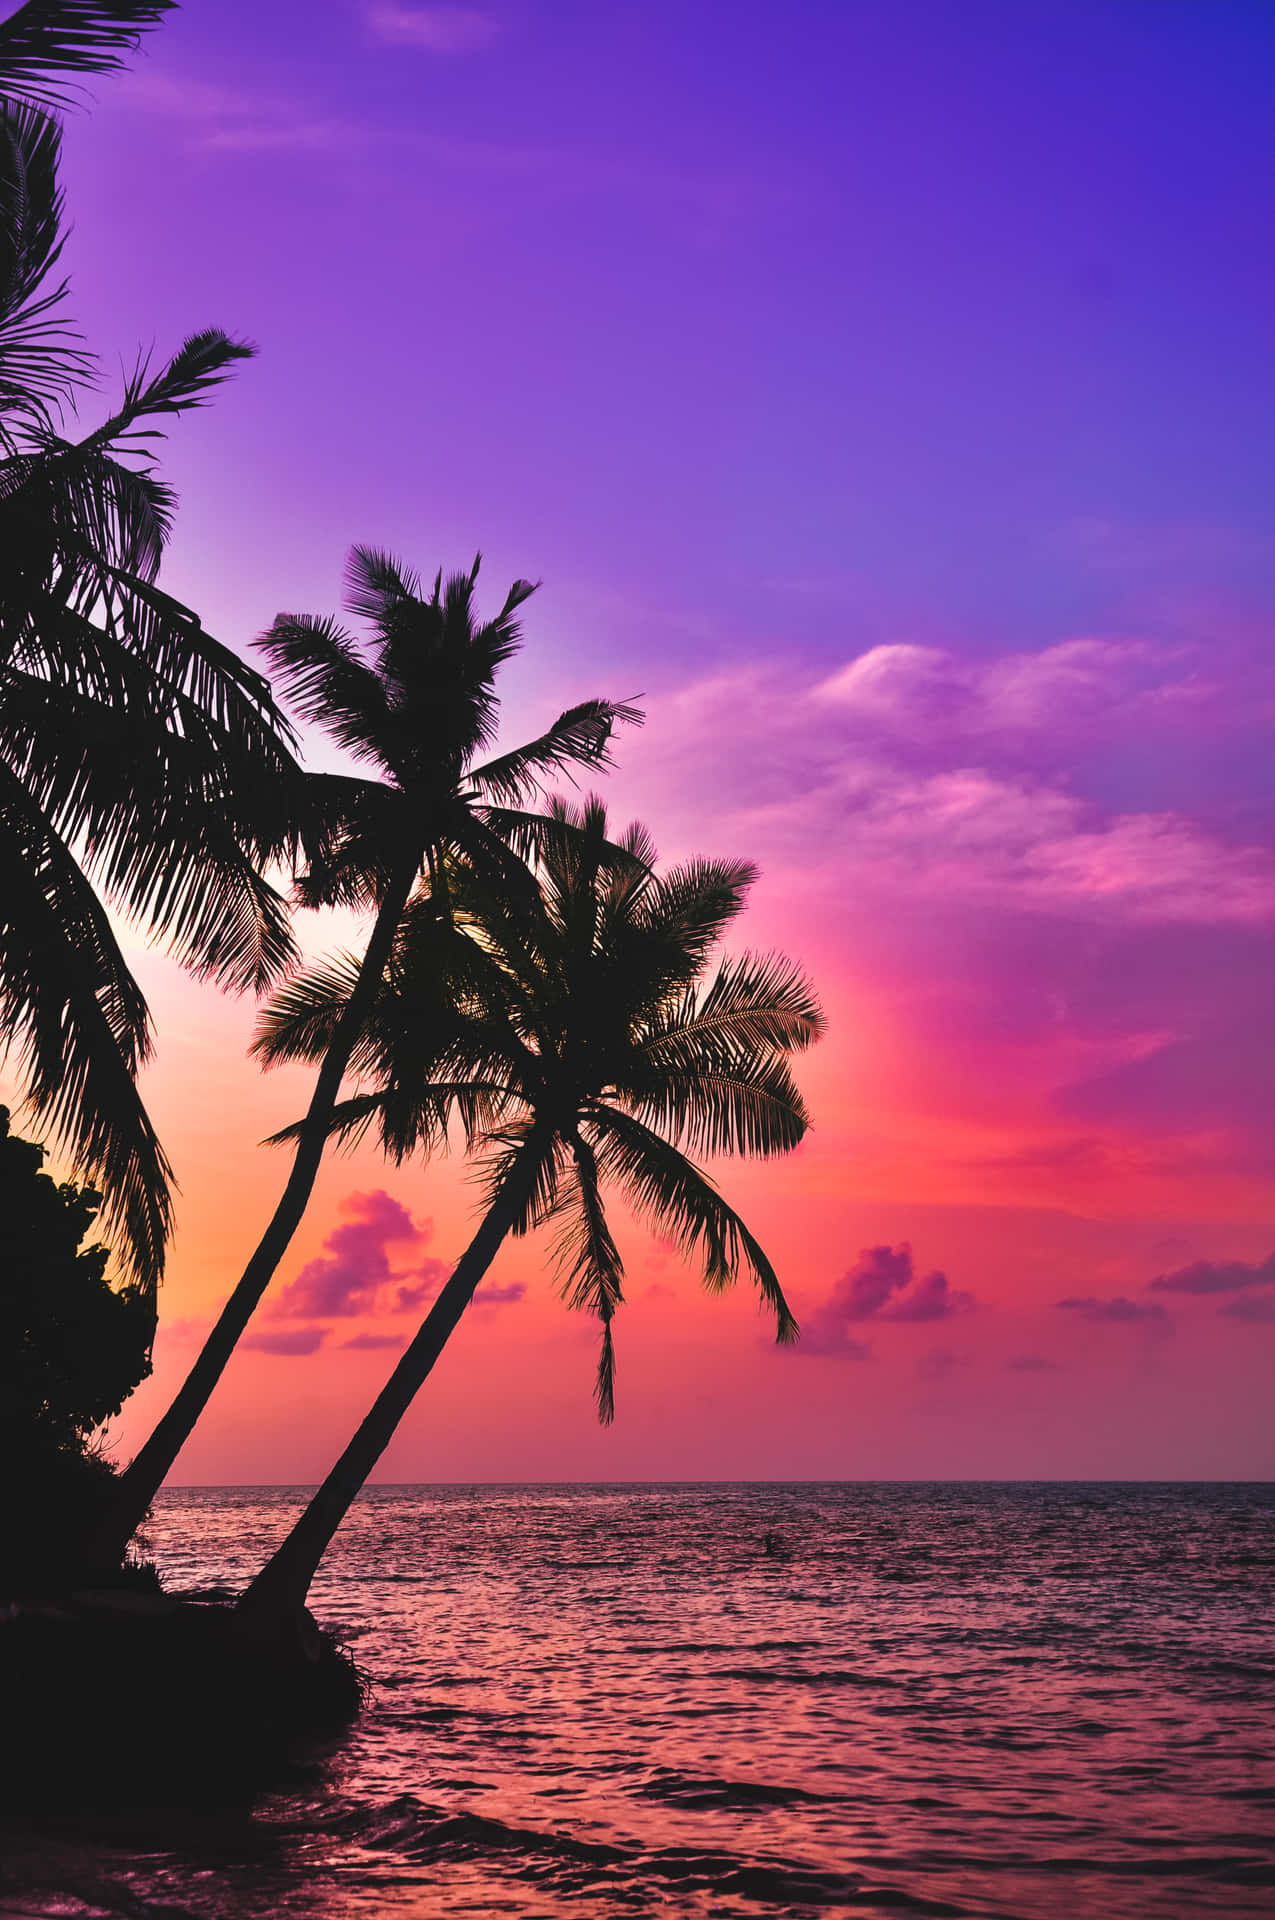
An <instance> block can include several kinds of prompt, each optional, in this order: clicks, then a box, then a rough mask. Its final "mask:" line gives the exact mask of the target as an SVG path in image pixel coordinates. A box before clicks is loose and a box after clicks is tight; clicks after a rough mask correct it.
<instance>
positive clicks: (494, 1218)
mask: <svg viewBox="0 0 1275 1920" xmlns="http://www.w3.org/2000/svg"><path fill="white" fill-rule="evenodd" d="M538 1151H539V1148H538V1146H537V1145H536V1144H535V1143H534V1142H531V1141H529V1142H528V1143H527V1145H526V1146H525V1147H524V1148H523V1150H522V1152H521V1153H520V1154H519V1156H518V1158H517V1160H516V1161H515V1162H514V1165H513V1166H512V1168H511V1169H510V1171H509V1173H508V1174H507V1175H506V1177H505V1180H504V1182H503V1183H502V1185H501V1187H500V1190H499V1192H498V1193H497V1195H496V1198H495V1199H494V1200H493V1202H492V1204H491V1206H490V1207H489V1208H488V1210H487V1212H486V1214H485V1215H484V1217H483V1221H482V1224H481V1226H480V1227H479V1229H478V1231H477V1233H476V1234H475V1235H474V1237H473V1239H472V1240H471V1241H470V1243H469V1245H468V1247H467V1248H466V1249H465V1252H464V1253H463V1254H462V1255H461V1257H460V1260H459V1262H458V1263H457V1265H456V1268H455V1270H454V1272H453V1273H452V1275H451V1278H450V1279H449V1280H448V1281H447V1284H446V1285H445V1286H444V1288H443V1290H442V1292H441V1293H440V1294H439V1296H438V1298H437V1300H435V1302H434V1304H433V1306H432V1307H431V1308H430V1310H429V1313H428V1314H427V1315H426V1317H425V1319H424V1320H423V1321H422V1323H421V1326H420V1328H419V1330H418V1332H417V1334H416V1337H415V1338H414V1339H413V1341H412V1343H411V1345H410V1346H409V1347H408V1348H407V1349H406V1351H405V1352H404V1354H403V1357H402V1359H401V1360H400V1361H399V1363H398V1365H397V1366H396V1367H395V1369H394V1371H393V1373H392V1374H391V1375H390V1377H389V1379H388V1380H387V1381H386V1383H385V1385H384V1387H382V1389H381V1391H380V1393H379V1394H378V1395H377V1397H376V1400H375V1401H374V1402H373V1405H372V1408H371V1411H370V1412H369V1413H368V1415H367V1417H366V1419H365V1420H364V1421H363V1423H362V1425H361V1426H360V1427H359V1429H358V1432H357V1433H356V1434H355V1436H354V1438H353V1439H352V1440H351V1442H350V1444H349V1446H348V1447H347V1448H346V1449H345V1452H344V1453H343V1454H342V1455H341V1457H340V1459H339V1460H338V1461H337V1463H336V1465H335V1466H334V1467H333V1469H332V1471H331V1473H329V1475H328V1477H327V1479H326V1480H325V1481H324V1482H323V1485H322V1486H321V1487H320V1488H319V1491H318V1492H317V1493H316V1494H315V1496H314V1498H313V1499H312V1500H311V1502H310V1504H309V1506H308V1507H307V1508H306V1510H305V1512H304V1513H303V1514H302V1515H301V1518H300V1519H299V1520H298V1521H297V1523H296V1525H295V1526H294V1527H293V1529H292V1531H291V1533H289V1535H288V1536H287V1538H286V1539H285V1540H284V1542H283V1544H282V1546H281V1547H279V1548H278V1550H277V1551H276V1553H275V1554H274V1555H273V1556H272V1558H271V1559H270V1560H268V1561H267V1562H266V1564H265V1566H264V1567H263V1568H262V1570H261V1572H260V1573H259V1574H258V1575H257V1577H256V1579H255V1580H254V1581H253V1582H252V1584H251V1586H250V1587H249V1588H248V1590H247V1592H246V1593H245V1594H244V1595H243V1598H242V1599H241V1600H240V1602H239V1609H238V1610H239V1613H240V1615H241V1616H242V1617H244V1618H246V1619H247V1621H248V1622H249V1624H250V1625H251V1627H252V1628H253V1630H254V1631H261V1632H264V1633H267V1634H268V1633H272V1632H275V1631H277V1632H278V1633H280V1634H286V1633H287V1632H288V1631H290V1630H291V1629H292V1628H293V1627H294V1626H295V1623H296V1621H297V1620H298V1618H299V1617H300V1616H301V1611H302V1608H303V1607H304V1605H305V1598H306V1595H307V1593H308V1592H309V1590H310V1582H311V1580H313V1578H314V1575H315V1571H316V1569H317V1568H318V1565H319V1562H320V1560H322V1558H323V1555H324V1553H325V1552H326V1551H327V1547H328V1543H329V1542H330V1541H331V1539H332V1536H333V1534H334V1533H335V1532H336V1530H337V1528H338V1527H339V1526H340V1524H341V1522H342V1520H344V1518H345V1516H346V1514H347V1513H348V1512H349V1510H350V1507H351V1505H352V1504H353V1502H354V1500H355V1498H356V1497H357V1495H358V1494H359V1492H360V1491H361V1489H362V1487H363V1485H364V1483H365V1481H366V1480H367V1477H368V1475H369V1474H370V1473H371V1471H372V1469H373V1467H374V1466H375V1465H376V1463H377V1461H378V1460H379V1459H380V1457H381V1455H382V1454H383V1453H384V1451H385V1449H386V1447H387V1446H388V1445H389V1443H390V1441H391V1440H392V1439H393V1438H394V1434H395V1431H396V1430H397V1427H398V1424H399V1422H400V1420H401V1419H402V1418H403V1415H404V1414H405V1413H406V1412H407V1409H408V1408H409V1407H410V1406H411V1404H412V1401H413V1400H414V1399H415V1398H416V1395H417V1393H418V1392H419V1391H420V1389H421V1387H422V1386H423V1385H424V1383H425V1381H426V1379H427V1378H428V1377H429V1374H430V1372H431V1371H432V1369H433V1365H434V1362H435V1361H436V1360H437V1358H438V1356H439V1354H440V1353H441V1352H442V1351H443V1348H444V1347H445V1346H446V1345H447V1342H448V1340H449V1339H450V1338H451V1336H452V1334H453V1332H454V1331H455V1329H456V1325H457V1323H458V1321H459V1320H460V1317H461V1315H462V1314H463V1313H464V1311H465V1308H466V1307H467V1306H468V1305H469V1302H470V1300H471V1299H472V1298H473V1293H474V1289H475V1287H476V1286H477V1285H478V1283H479V1281H480V1280H481V1279H482V1277H483V1275H484V1274H485V1273H486V1271H487V1269H488V1267H489V1266H490V1265H491V1263H492V1261H493V1259H494V1258H495V1256H496V1253H497V1251H498V1249H499V1247H500V1244H501V1242H502V1241H503V1239H504V1238H505V1235H506V1234H507V1233H508V1232H509V1231H510V1229H511V1228H512V1227H513V1226H514V1224H515V1222H516V1221H517V1220H518V1218H519V1216H520V1214H521V1212H522V1209H523V1206H524V1205H525V1202H526V1198H527V1191H528V1187H529V1184H530V1180H531V1177H532V1172H533V1167H534V1161H535V1158H536V1156H537V1154H538Z"/></svg>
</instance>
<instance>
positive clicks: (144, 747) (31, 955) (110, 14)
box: [0, 0, 299, 1299]
mask: <svg viewBox="0 0 1275 1920" xmlns="http://www.w3.org/2000/svg"><path fill="white" fill-rule="evenodd" d="M167 10H168V0H148V3H146V4H117V5H94V4H91V3H90V0H30V4H28V5H26V6H24V7H21V8H19V10H18V11H17V12H16V13H14V14H12V15H11V16H10V17H9V18H8V19H7V20H6V21H4V22H3V23H2V24H0V1051H3V1050H4V1049H5V1048H9V1049H11V1050H12V1051H13V1053H14V1054H15V1056H16V1058H17V1060H18V1062H19V1064H20V1067H21V1069H22V1071H23V1076H24V1083H25V1092H26V1095H27V1099H28V1102H29V1104H30V1105H31V1106H32V1107H33V1108H34V1110H35V1111H36V1112H37V1113H38V1114H40V1115H41V1116H43V1117H44V1118H45V1119H46V1120H47V1121H49V1122H51V1124H52V1126H53V1128H54V1131H55V1133H56V1134H57V1135H58V1136H59V1137H60V1139H61V1141H62V1143H63V1144H64V1146H65V1147H66V1148H67V1150H68V1151H69V1154H70V1157H71V1159H72V1161H73V1163H74V1165H75V1166H76V1168H77V1170H78V1171H79V1172H80V1173H81V1174H82V1175H84V1176H87V1177H89V1178H91V1179H92V1180H93V1181H94V1183H95V1184H96V1185H97V1186H99V1187H100V1188H101V1190H102V1192H103V1195H104V1198H105V1202H106V1209H105V1210H106V1219H107V1222H108V1224H109V1225H110V1226H111V1228H112V1229H115V1230H117V1231H118V1233H119V1235H120V1237H121V1239H122V1252H123V1257H124V1260H125V1263H126V1265H127V1267H128V1269H129V1271H130V1277H131V1279H132V1280H133V1281H134V1282H135V1283H136V1284H138V1285H139V1286H140V1287H141V1288H142V1289H143V1291H144V1292H146V1293H147V1294H149V1295H150V1296H151V1297H152V1299H153V1296H154V1290H155V1288H156V1286H157V1284H158V1281H159V1279H160V1276H161V1273H162V1270H163V1264H164V1253H165V1247H166V1244H167V1239H168V1235H169V1230H170V1225H171V1200H170V1180H171V1170H170V1168H169V1164H168V1161H167V1159H166V1157H165V1155H164V1152H163V1149H162V1147H161V1146H160V1143H159V1141H158V1139H157V1138H156V1135H155V1131H154V1128H153V1127H152V1125H151V1123H150V1120H149V1118H148V1116H147V1114H146V1110H145V1107H144V1106H143V1104H142V1101H141V1099H140V1097H139V1095H138V1091H137V1086H136V1075H137V1070H138V1068H139V1066H140V1065H141V1064H142V1062H143V1061H144V1060H145V1059H146V1057H147V1055H148V1053H149V1050H150V1023H149V1016H148V1013H147V1009H146V1004H145V1001H144V999H143V997H142V994H141V991H140V989H139V987H138V986H137V983H136V981H135V980H134V979H133V977H132V975H131V973H130V971H129V969H128V967H127V965H126V964H125V961H124V958H123V955H122V953H121V951H120V948H119V945H118V942H117V940H116V937H115V933H114V931H113V929H112V926H111V922H110V919H109V916H108V914H107V911H106V908H105V907H104V905H103V902H102V899H101V898H100V897H99V894H98V892H97V890H96V888H97V887H100V888H101V889H102V891H103V892H104V893H105V895H106V897H107V898H108V899H109V900H110V901H111V902H112V904H114V905H115V906H117V907H119V908H121V909H123V910H124V911H125V912H126V913H128V914H130V915H131V916H133V917H134V918H135V919H137V920H139V921H140V922H142V923H143V924H144V925H146V926H147V927H148V928H149V929H150V930H152V931H153V932H154V933H156V934H158V935H160V936H161V937H165V938H167V939H168V941H169V942H170V943H171V945H172V947H173V949H174V950H175V951H176V952H177V954H178V955H179V957H180V958H181V959H182V960H184V961H185V962H186V963H187V964H188V965H190V966H192V967H193V968H195V969H196V970H197V971H198V972H199V973H201V974H204V975H209V976H213V977H216V978H218V979H220V980H221V981H222V982H224V983H226V984H230V985H232V986H235V987H237V988H248V987H251V988H255V989H260V988H261V987H263V986H265V985H266V984H268V983H269V982H270V981H271V980H273V979H274V978H275V977H276V976H277V974H278V972H279V970H280V968H281V967H282V966H283V965H284V964H285V963H286V962H287V961H288V960H289V959H290V957H291V955H292V952H293V949H292V944H291V938H290V935H289V932H288V926H287V920H286V916H285V912H284V905H283V902H282V900H281V899H280V898H279V896H278V895H277V894H276V893H275V892H274V890H273V889H272V888H271V887H270V886H268V885H267V884H266V883H265V881H264V880H263V879H262V877H261V874H260V871H259V868H260V866H261V865H262V864H263V863H266V862H268V861H270V860H272V859H274V858H277V857H286V856H289V855H290V853H291V851H292V848H293V846H294V844H295V838H296V829H297V824H298V815H297V811H296V809H297V805H298V804H299V790H298V776H297V769H296V766H295V762H294V760H293V758H292V754H291V751H290V744H289V743H290V738H291V736H290V734H289V730H288V728H287V725H286V723H285V722H284V720H283V718H282V716H281V714H280V713H279V712H278V710H277V708H276V707H275V704H274V701H273V699H272V697H271V694H270V689H269V687H268V685H267V683H266V682H265V680H264V679H263V678H262V677H261V675H260V674H258V673H255V672H253V671H252V670H251V669H250V668H248V667H246V666H245V665H244V664H243V663H242V662H241V661H240V660H238V659H237V658H236V656H235V655H234V654H233V653H231V652H229V651H228V650H227V649H226V648H224V647H221V646H219V645H218V643H217V642H216V641H215V640H213V639H211V638H210V637H209V636H208V635H206V634H205V633H203V632H202V630H201V628H200V624H199V621H198V619H197V617H196V616H195V615H194V614H193V613H191V612H190V611H189V610H188V609H187V608H185V607H183V606H181V605H180V604H179V603H178V602H177V601H175V600H173V599H172V598H171V597H170V596H168V595H167V594H165V593H163V592H162V591H161V590H160V589H159V587H158V586H157V585H156V576H157V573H158V569H159V564H160V558H161V555H162V552H163V548H164V544H165V541H166V539H167V535H168V532H169V528H170V525H171V520H172V514H173V508H174V505H175V501H174V497H173V495H172V493H171V491H170V490H169V489H168V488H167V487H166V486H164V485H163V483H162V482H161V481H160V480H159V479H158V478H157V476H156V474H155V471H154V442H155V440H156V439H157V438H159V437H160V423H162V422H163V421H164V420H165V419H166V418H167V417H169V416H172V415H175V414H178V413H181V412H182V411H184V410H185V409H186V408H188V407H192V406H196V405H198V404H200V403H201V402H202V401H203V400H205V399H206V398H207V397H208V395H209V393H210V392H211V391H212V390H213V389H214V388H215V387H216V386H217V385H218V383H219V382H220V381H221V380H222V379H223V378H224V377H225V376H226V374H227V373H228V372H229V371H230V369H231V367H232V366H233V364H234V362H235V361H236V360H239V359H242V358H243V357H244V356H245V355H247V354H248V353H249V352H250V351H251V350H250V349H249V348H248V347H246V346H244V345H242V344H240V343H237V342H235V341H233V340H231V339H229V338H228V337H227V336H226V335H225V334H223V333H221V332H218V331H216V330H210V331H208V332H205V333H202V334H197V335H195V336H193V337H192V338H191V339H190V340H188V341H187V342H186V343H185V345H184V346H183V347H182V348H181V350H180V351H179V353H178V354H177V355H176V356H175V357H174V359H173V360H172V361H171V362H169V363H168V364H167V365H166V366H164V367H162V368H161V369H160V370H159V371H158V372H153V371H152V370H151V368H150V366H149V364H148V363H147V362H145V361H144V360H143V361H139V363H138V365H137V367H136V368H135V370H134V373H133V375H132V377H131V378H130V379H128V380H127V381H126V383H125V389H124V394H123V397H122V401H121V403H120V405H119V406H118V407H117V409H116V410H115V412H114V413H113V414H112V415H111V417H110V418H109V419H107V420H106V421H105V422H103V424H102V425H100V426H98V427H97V428H95V429H94V430H93V431H91V432H89V433H87V434H84V435H81V436H79V437H76V438H70V437H66V435H65V433H64V431H63V429H64V425H65V421H66V417H67V412H68V409H72V408H73V407H74V404H75V402H76V401H77V399H79V398H80V397H81V395H82V394H83V391H84V389H85V388H86V386H87V385H88V384H89V383H90V381H91V378H92V372H93V361H92V357H91V356H90V355H89V354H87V353H86V352H85V351H84V350H83V349H82V348H81V346H80V344H79V340H78V336H77V335H76V334H75V332H74V330H73V329H72V328H71V327H70V325H69V324H68V323H67V321H66V320H65V318H64V299H65V294H66V282H65V281H64V280H62V281H59V280H58V279H57V278H56V268H57V264H58V260H59V256H60V254H61V251H62V246H63V241H64V237H65V233H64V223H63V207H62V196H61V193H60V191H59V187H58V161H59V145H60V133H59V129H58V126H57V123H56V121H55V120H54V119H53V118H52V117H51V116H50V114H49V113H48V112H47V111H46V109H47V108H48V107H50V106H56V105H58V104H61V103H62V102H64V101H65V100H66V98H67V97H68V87H69V84H70V83H69V81H68V80H67V79H66V78H65V77H64V76H69V75H73V74H75V73H89V72H105V71H108V70H110V69H112V68H116V67H118V66H120V65H121V63H122V62H121V53H122V50H124V49H126V48H128V47H129V46H131V45H133V44H134V43H135V41H136V39H137V36H138V33H139V32H140V31H141V30H142V29H143V28H146V27H149V26H152V25H154V24H155V23H156V21H157V20H158V19H159V17H160V16H161V15H162V14H163V13H164V12H166V11H167Z"/></svg>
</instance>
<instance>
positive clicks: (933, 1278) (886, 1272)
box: [798, 1241, 974, 1360]
mask: <svg viewBox="0 0 1275 1920" xmlns="http://www.w3.org/2000/svg"><path fill="white" fill-rule="evenodd" d="M973 1305H974V1296H973V1294H971V1293H962V1292H956V1291H954V1290H953V1289H952V1287H951V1286H950V1285H949V1283H948V1278H947V1275H946V1274H945V1273H942V1272H940V1271H938V1270H937V1269H935V1271H934V1272H932V1273H927V1274H924V1275H922V1276H919V1277H918V1275H917V1274H916V1271H915V1268H914V1266H913V1262H912V1249H911V1247H910V1246H908V1244H907V1243H906V1241H905V1242H903V1243H902V1244H901V1245H900V1246H897V1247H890V1246H879V1247H864V1248H863V1250H862V1251H861V1252H860V1254H859V1258H858V1259H857V1260H856V1262H855V1264H854V1266H852V1267H851V1268H850V1269H849V1270H848V1271H847V1272H846V1273H843V1274H842V1276H841V1278H840V1280H838V1281H837V1283H836V1285H835V1286H834V1288H833V1290H832V1292H831V1294H830V1295H829V1297H828V1299H827V1300H825V1301H824V1302H823V1304H822V1305H821V1306H818V1307H816V1308H815V1310H814V1312H813V1313H810V1314H808V1315H807V1316H806V1318H805V1321H804V1323H803V1326H802V1333H801V1344H800V1346H799V1348H798V1351H799V1352H802V1353H808V1354H826V1353H835V1354H840V1355H841V1356H842V1357H843V1358H847V1359H854V1360H866V1359H867V1357H868V1353H869V1349H868V1348H867V1347H866V1346H864V1345H863V1344H862V1342H860V1341H857V1340H853V1339H851V1338H850V1336H849V1334H848V1331H847V1329H848V1328H849V1327H850V1326H852V1325H855V1324H857V1323H859V1322H862V1321H864V1320H875V1321H881V1320H892V1321H902V1322H912V1323H923V1322H932V1321H935V1320H949V1319H951V1317H952V1316H953V1314H956V1313H963V1312H966V1311H967V1310H968V1309H969V1308H971V1307H972V1306H973Z"/></svg>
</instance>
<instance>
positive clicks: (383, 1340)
mask: <svg viewBox="0 0 1275 1920" xmlns="http://www.w3.org/2000/svg"><path fill="white" fill-rule="evenodd" d="M406 1345H407V1335H406V1334H405V1333H356V1334H355V1336H354V1338H353V1339H352V1340H343V1341H342V1342H341V1350H342V1352H343V1353H380V1352H381V1351H382V1350H383V1349H387V1348H390V1347H405V1346H406Z"/></svg>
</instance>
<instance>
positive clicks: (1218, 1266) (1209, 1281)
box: [1150, 1253, 1275, 1318]
mask: <svg viewBox="0 0 1275 1920" xmlns="http://www.w3.org/2000/svg"><path fill="white" fill-rule="evenodd" d="M1272 1282H1275V1253H1270V1254H1267V1256H1266V1258H1265V1260H1261V1261H1258V1262H1256V1263H1252V1264H1250V1262H1248V1261H1246V1260H1193V1261H1192V1262H1191V1264H1190V1266H1187V1267H1178V1268H1176V1269H1175V1271H1174V1272H1172V1273H1162V1274H1159V1275H1158V1276H1157V1278H1156V1279H1154V1280H1152V1281H1151V1283H1150V1286H1151V1291H1152V1292H1153V1293H1238V1292H1240V1291H1241V1289H1242V1288H1244V1287H1265V1286H1270V1285H1271V1284H1272ZM1258 1317H1259V1318H1260V1316H1258Z"/></svg>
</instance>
